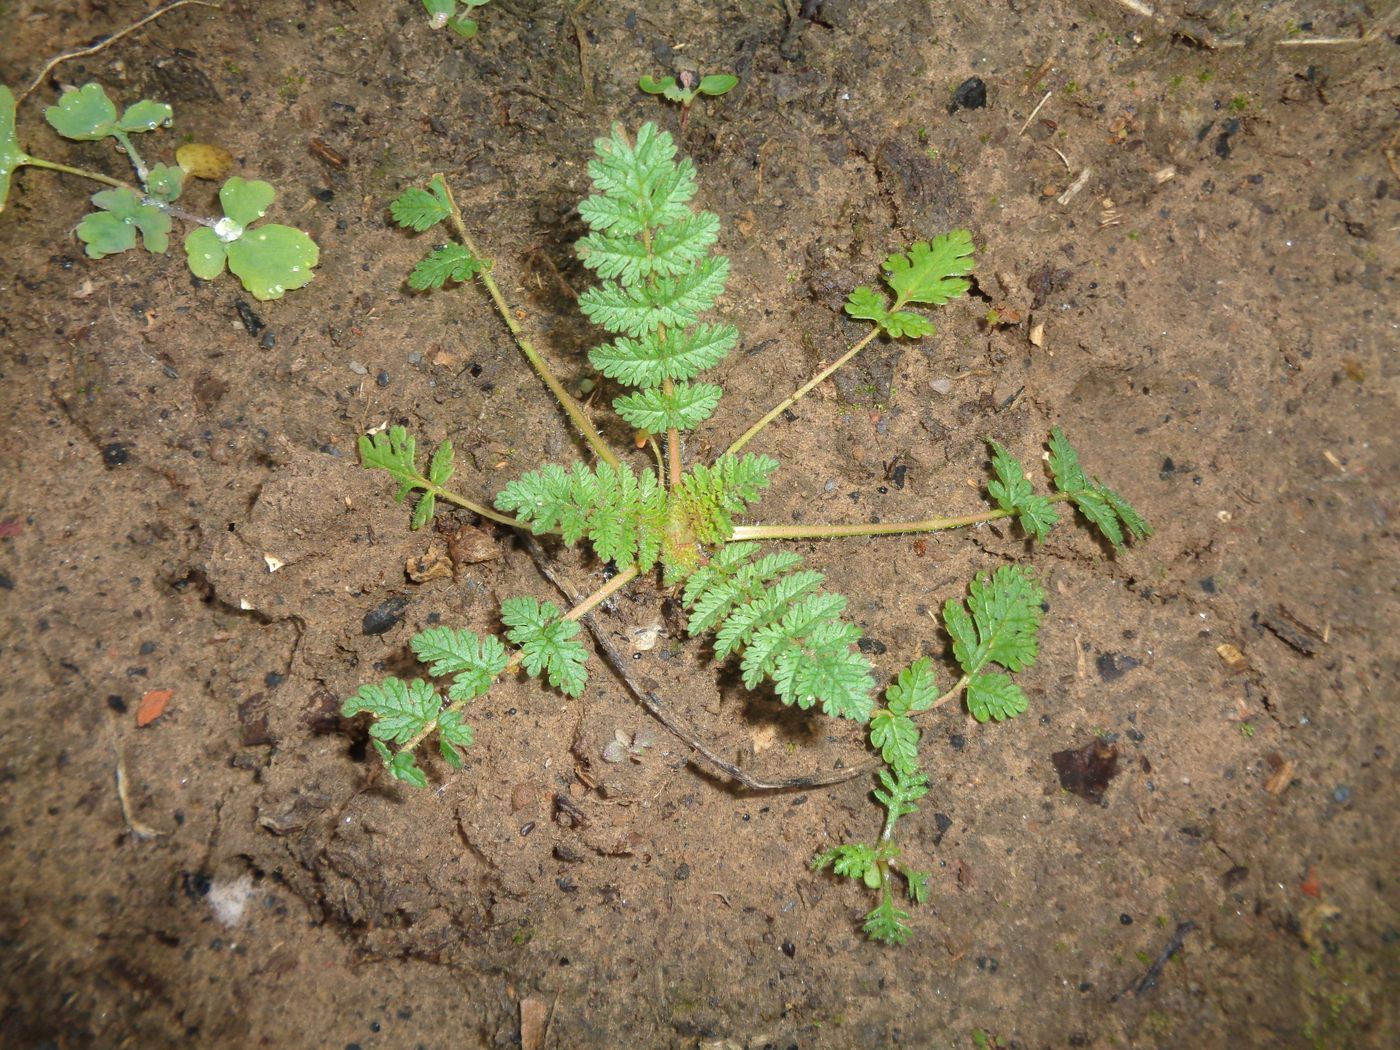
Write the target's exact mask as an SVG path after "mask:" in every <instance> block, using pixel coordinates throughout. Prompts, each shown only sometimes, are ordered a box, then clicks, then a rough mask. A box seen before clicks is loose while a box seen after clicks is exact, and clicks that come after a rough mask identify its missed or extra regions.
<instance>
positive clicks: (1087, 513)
mask: <svg viewBox="0 0 1400 1050" xmlns="http://www.w3.org/2000/svg"><path fill="white" fill-rule="evenodd" d="M1050 473H1051V474H1052V475H1053V477H1054V479H1055V487H1056V488H1057V489H1059V490H1060V491H1061V492H1064V493H1067V494H1068V495H1069V497H1070V501H1071V502H1072V503H1073V504H1074V505H1075V506H1076V507H1078V508H1079V513H1081V514H1083V515H1084V517H1085V518H1086V519H1087V520H1088V521H1089V523H1090V524H1091V525H1093V526H1094V527H1095V528H1096V529H1098V530H1099V532H1100V533H1102V534H1103V537H1104V538H1105V539H1106V540H1108V542H1109V543H1110V544H1112V545H1113V549H1114V550H1121V549H1122V547H1123V538H1124V537H1123V530H1124V529H1125V528H1126V529H1127V530H1128V534H1129V535H1131V536H1132V537H1133V538H1135V539H1142V538H1144V537H1146V536H1150V535H1151V534H1152V528H1151V526H1150V525H1148V524H1147V521H1146V520H1145V519H1144V518H1143V517H1142V515H1140V514H1139V513H1138V512H1137V511H1136V510H1134V509H1133V506H1132V504H1130V503H1129V502H1128V501H1127V500H1126V499H1124V498H1123V497H1122V496H1120V495H1119V494H1118V493H1116V492H1114V491H1113V490H1112V489H1110V488H1108V487H1107V486H1105V485H1101V484H1099V482H1098V480H1097V479H1093V480H1091V479H1090V478H1088V477H1087V476H1086V475H1085V474H1084V468H1083V467H1081V466H1080V464H1079V453H1077V452H1076V451H1075V450H1074V447H1073V446H1072V445H1071V444H1070V443H1069V440H1068V439H1067V438H1066V437H1065V434H1064V431H1062V430H1061V429H1060V428H1059V427H1055V428H1054V429H1052V430H1051V431H1050Z"/></svg>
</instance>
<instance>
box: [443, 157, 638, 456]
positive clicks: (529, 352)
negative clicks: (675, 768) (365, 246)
mask: <svg viewBox="0 0 1400 1050" xmlns="http://www.w3.org/2000/svg"><path fill="white" fill-rule="evenodd" d="M433 178H435V179H440V180H441V181H442V186H443V188H444V189H445V190H446V191H447V204H448V207H449V208H450V209H451V212H452V214H451V220H452V228H453V229H454V230H455V231H456V233H457V236H458V238H459V239H460V240H461V242H462V246H463V247H465V248H466V249H467V251H469V252H471V253H472V255H474V256H475V257H476V258H478V259H480V258H481V257H482V256H481V253H480V252H479V251H477V248H476V244H475V243H474V242H473V241H472V238H471V234H469V233H468V232H467V226H466V223H465V222H463V221H462V212H461V209H459V208H458V207H457V198H456V197H454V196H453V195H452V187H450V186H448V185H447V179H446V178H444V177H443V176H442V174H441V173H438V174H435V175H434V176H433ZM479 276H480V277H481V283H482V284H484V285H485V286H486V291H487V292H488V293H489V294H490V296H491V301H492V302H494V303H495V304H496V311H497V313H499V314H500V315H501V320H503V321H505V323H506V327H507V328H509V329H510V334H511V335H512V336H514V337H515V344H516V345H517V346H518V347H520V352H521V353H522V354H524V355H525V359H526V360H527V361H529V362H530V364H531V365H532V366H533V367H534V369H535V373H536V374H537V375H538V376H539V377H540V379H541V380H542V381H543V382H544V385H545V386H547V387H549V392H550V393H551V394H553V395H554V399H555V400H556V401H558V402H559V407H560V408H562V409H563V410H564V412H565V413H566V414H567V415H568V417H569V419H570V420H571V421H572V422H573V424H574V427H575V429H577V430H578V432H579V434H580V435H581V436H582V437H583V440H584V441H586V442H588V446H589V448H591V449H593V452H594V454H595V455H597V457H598V458H599V459H601V460H602V461H603V462H604V463H607V464H608V465H609V466H612V467H618V466H621V464H622V461H621V460H620V459H618V457H617V453H615V452H614V451H613V450H612V449H611V448H609V447H608V443H607V442H606V441H604V440H603V438H602V435H600V434H599V433H598V431H597V430H596V429H595V428H594V426H593V422H592V420H590V419H589V418H588V414H587V413H586V412H584V410H583V406H582V405H580V404H579V403H578V401H577V400H576V399H575V398H574V396H573V395H572V394H570V393H569V392H568V391H567V390H565V389H564V384H562V383H561V382H559V380H558V378H557V377H556V376H555V375H554V372H553V371H552V370H551V369H550V367H549V365H548V364H547V363H546V362H545V359H544V358H543V357H541V356H540V354H539V351H537V350H536V349H535V348H534V346H533V344H531V342H530V340H529V339H527V338H525V332H524V331H523V330H522V329H521V327H520V325H519V323H518V322H517V321H516V320H515V317H514V316H513V315H512V314H511V312H510V307H509V306H507V305H506V300H505V296H503V295H502V294H501V289H500V288H499V287H497V285H496V281H495V279H494V278H493V277H492V276H491V271H490V270H487V269H483V270H481V272H480V274H479Z"/></svg>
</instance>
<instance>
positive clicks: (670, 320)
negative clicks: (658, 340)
mask: <svg viewBox="0 0 1400 1050" xmlns="http://www.w3.org/2000/svg"><path fill="white" fill-rule="evenodd" d="M728 279H729V260H728V259H727V258H725V257H724V256H722V255H714V256H710V257H708V258H706V259H704V260H702V261H701V262H699V263H698V264H697V265H696V266H695V267H694V268H693V269H691V270H688V271H686V272H684V273H682V274H680V275H678V276H675V277H658V278H657V279H656V281H655V282H654V283H653V284H649V285H631V286H624V285H619V284H615V283H613V282H606V283H604V284H602V285H599V286H598V287H595V288H590V289H588V290H587V291H586V292H584V293H583V294H582V295H580V296H579V299H578V305H579V309H580V310H582V311H583V313H584V316H586V317H587V318H588V319H589V320H590V321H592V322H593V323H594V324H596V325H599V326H601V327H603V328H606V329H607V330H608V331H610V332H617V333H621V334H624V335H632V336H638V335H641V334H642V333H644V332H654V331H655V330H656V329H657V328H658V327H660V326H662V325H665V326H666V327H667V328H684V327H686V326H687V325H692V324H694V323H695V322H696V320H697V319H698V318H699V316H700V314H701V313H702V312H703V311H705V310H708V309H710V307H712V306H714V304H715V300H716V299H718V298H719V296H720V295H721V293H723V291H724V285H725V282H726V281H727V280H728Z"/></svg>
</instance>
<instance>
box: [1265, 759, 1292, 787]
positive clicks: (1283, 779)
mask: <svg viewBox="0 0 1400 1050" xmlns="http://www.w3.org/2000/svg"><path fill="white" fill-rule="evenodd" d="M1265 761H1266V762H1268V763H1269V766H1270V768H1271V769H1273V773H1271V774H1270V775H1269V779H1268V780H1266V781H1264V790H1265V791H1267V792H1268V793H1269V794H1271V795H1282V794H1283V793H1284V792H1285V791H1286V790H1288V785H1289V784H1291V783H1292V782H1293V773H1294V770H1295V769H1296V768H1297V767H1296V766H1295V765H1294V764H1293V760H1292V759H1291V758H1284V757H1283V756H1282V755H1280V754H1279V753H1278V752H1277V751H1271V752H1270V753H1269V755H1268V757H1267V758H1266V759H1265Z"/></svg>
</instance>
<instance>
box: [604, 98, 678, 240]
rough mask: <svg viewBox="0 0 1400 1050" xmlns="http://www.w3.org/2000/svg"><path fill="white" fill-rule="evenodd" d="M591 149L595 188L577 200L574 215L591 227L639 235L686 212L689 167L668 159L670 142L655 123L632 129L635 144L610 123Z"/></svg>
mask: <svg viewBox="0 0 1400 1050" xmlns="http://www.w3.org/2000/svg"><path fill="white" fill-rule="evenodd" d="M594 152H595V154H596V157H595V159H594V160H592V161H591V162H590V163H589V165H588V175H589V177H590V178H591V179H592V180H593V185H594V188H595V189H597V191H598V193H597V194H596V195H595V196H592V197H588V198H587V199H585V200H584V201H583V202H582V203H581V204H580V205H579V214H580V215H582V216H583V220H584V222H586V223H588V225H590V226H592V227H593V228H594V229H595V230H609V229H610V230H612V231H613V232H615V233H618V234H639V233H641V232H642V231H643V230H646V229H653V228H656V227H660V226H665V225H667V224H668V223H672V222H676V221H677V220H679V219H683V218H685V217H686V216H687V215H689V214H691V212H690V209H689V208H688V207H687V206H686V205H687V202H688V201H689V200H690V199H691V198H692V197H694V196H695V189H696V185H695V167H694V165H692V164H691V163H690V161H689V160H681V161H679V162H677V161H676V160H675V159H674V158H675V155H676V146H675V143H674V142H673V141H672V140H671V136H670V135H669V134H667V133H666V132H664V131H661V130H660V129H659V128H657V126H656V125H655V124H653V123H651V122H650V121H648V122H647V123H645V124H643V125H642V126H641V127H640V128H639V129H637V138H636V142H635V143H631V142H629V141H628V140H627V136H626V135H625V134H624V133H623V130H622V126H621V125H620V124H618V125H614V126H613V129H612V134H611V135H610V136H609V137H608V138H605V139H598V140H596V141H595V142H594Z"/></svg>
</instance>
